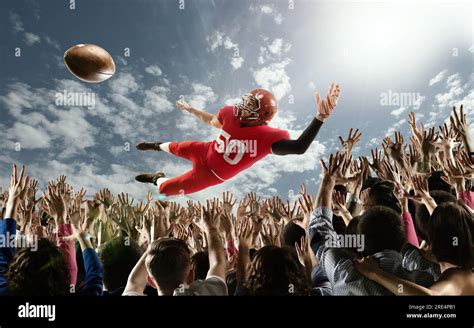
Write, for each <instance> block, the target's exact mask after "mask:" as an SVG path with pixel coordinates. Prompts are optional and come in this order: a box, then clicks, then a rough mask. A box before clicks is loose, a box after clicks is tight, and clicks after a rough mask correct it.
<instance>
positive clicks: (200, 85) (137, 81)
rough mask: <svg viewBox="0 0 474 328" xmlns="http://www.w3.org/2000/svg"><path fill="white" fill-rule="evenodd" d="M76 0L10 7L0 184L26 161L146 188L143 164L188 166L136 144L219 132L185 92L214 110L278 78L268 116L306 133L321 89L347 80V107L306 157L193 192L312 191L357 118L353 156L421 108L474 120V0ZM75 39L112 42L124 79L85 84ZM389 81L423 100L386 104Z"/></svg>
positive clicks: (81, 177)
mask: <svg viewBox="0 0 474 328" xmlns="http://www.w3.org/2000/svg"><path fill="white" fill-rule="evenodd" d="M183 3H184V8H182V5H183ZM75 5H76V8H75V9H74V10H71V9H70V8H69V3H68V1H59V0H57V1H38V0H36V1H32V0H30V1H21V0H14V1H13V0H7V1H2V2H1V3H0V7H1V11H0V15H1V22H2V28H1V29H0V40H2V41H1V43H0V67H1V74H0V112H1V120H0V137H1V138H2V143H1V145H0V147H1V152H0V176H1V178H0V185H3V186H6V185H7V181H8V177H9V172H10V165H11V163H12V162H22V163H26V164H27V165H28V168H29V172H30V173H31V175H33V176H34V177H36V178H39V180H40V183H41V184H42V186H44V185H45V183H46V181H47V180H49V179H52V178H55V177H57V176H58V175H60V174H67V175H68V177H69V179H70V180H71V182H72V183H73V184H74V185H75V186H76V187H79V186H86V187H87V189H88V191H89V193H90V194H92V193H93V192H95V191H96V190H97V189H99V188H102V187H109V188H111V189H112V190H113V191H114V192H119V191H128V192H130V193H131V194H133V195H134V196H136V197H141V196H143V195H144V194H145V193H146V191H147V186H144V185H140V184H138V183H135V182H134V181H133V177H134V175H135V174H136V173H138V172H141V171H154V170H156V169H160V170H164V171H165V172H166V173H168V174H169V175H171V176H173V175H177V174H179V173H183V172H185V171H186V170H187V169H189V164H188V163H187V162H186V161H184V160H181V159H175V158H173V157H171V156H169V155H167V154H162V153H159V154H158V153H140V152H137V151H135V150H134V145H135V144H136V143H137V142H139V141H142V140H160V141H166V140H183V139H187V140H189V139H196V140H211V139H212V138H214V137H215V136H216V135H217V133H218V131H216V130H212V128H210V127H207V126H203V125H201V124H200V123H199V122H198V121H197V120H195V119H194V118H193V117H191V116H189V115H186V114H183V113H181V112H180V111H179V110H177V109H176V108H175V107H174V102H175V101H176V99H178V97H180V96H184V98H185V100H187V101H189V102H191V103H192V104H194V105H195V106H200V107H202V108H203V109H205V110H208V111H210V112H213V113H216V112H217V111H218V109H219V108H220V107H222V106H223V105H224V104H226V103H227V104H230V103H232V102H233V100H234V99H236V98H238V97H240V96H241V95H242V94H243V93H245V92H247V91H249V90H251V89H253V88H256V87H264V88H268V89H270V90H272V91H273V92H274V93H275V94H276V95H277V97H278V99H279V108H280V112H279V115H278V117H277V118H276V119H275V122H273V125H275V126H277V127H281V128H286V129H288V130H289V131H290V134H291V135H292V136H293V137H297V136H298V135H299V133H300V132H301V131H302V129H303V128H304V127H305V126H306V125H307V124H308V123H309V122H310V120H311V117H312V116H313V115H314V111H315V108H314V100H313V92H314V91H315V90H319V91H321V92H322V93H325V92H326V89H327V85H328V83H330V82H332V81H337V82H339V83H340V85H341V89H342V96H341V100H340V102H339V105H338V108H337V110H336V112H335V113H334V115H333V116H332V117H331V118H330V120H329V121H328V122H327V123H325V124H324V126H323V128H322V130H321V132H320V134H319V135H318V137H317V141H316V142H314V143H313V145H312V146H311V147H310V149H309V151H308V153H307V154H305V155H303V156H300V157H297V156H285V157H276V156H275V157H268V158H266V159H265V160H264V161H262V162H260V163H258V164H257V165H255V166H254V167H252V168H251V169H250V170H248V171H246V172H245V173H243V174H241V175H239V176H238V177H236V178H235V179H233V180H231V181H229V182H226V183H224V184H222V185H220V186H217V187H215V188H211V189H208V190H206V191H205V192H201V193H199V194H196V195H194V196H192V198H195V199H203V198H206V197H210V196H213V195H216V194H219V193H221V192H222V191H224V190H231V191H233V192H235V193H236V194H237V195H239V196H240V195H242V194H243V193H244V192H248V191H258V192H259V193H262V194H266V195H269V194H275V193H277V194H280V195H281V196H282V197H283V198H287V197H288V196H290V197H291V190H295V191H296V190H298V188H299V184H300V183H301V182H307V183H309V184H310V190H312V191H314V190H315V189H316V186H315V183H316V182H317V181H318V179H319V173H320V169H319V164H318V161H319V158H321V157H324V156H327V155H328V154H329V153H330V152H331V151H334V150H335V149H336V148H337V147H339V144H338V141H337V136H338V135H340V134H342V135H343V136H345V135H346V134H347V130H348V129H349V128H350V127H354V128H360V129H361V130H362V134H363V137H362V141H361V143H360V145H359V146H360V147H358V148H357V149H356V150H355V154H356V155H363V154H366V155H367V154H370V148H372V147H374V146H375V145H379V144H380V142H381V138H383V137H384V136H385V135H387V134H389V133H392V132H393V131H394V130H395V129H400V130H401V131H402V132H403V133H404V134H405V135H407V136H408V125H407V124H406V118H407V116H408V113H409V112H410V111H412V110H415V112H416V115H417V117H418V118H419V119H421V121H422V122H424V123H425V124H427V125H433V124H435V125H439V124H441V123H442V122H443V121H444V120H445V119H446V118H447V117H448V115H449V110H450V107H451V106H452V105H453V104H459V103H461V102H462V103H464V105H465V107H466V108H467V110H468V115H469V117H470V122H471V123H472V122H474V114H473V110H472V108H473V107H472V100H473V98H474V91H473V84H474V78H473V73H472V67H473V53H474V46H473V43H474V42H473V35H474V33H473V20H472V17H473V5H472V2H470V1H447V2H441V1H376V2H370V1H362V2H353V1H330V2H329V1H298V0H296V1H294V2H292V1H283V0H281V1H225V0H215V1H204V0H197V1H191V0H185V1H184V2H180V1H178V0H169V1H137V0H135V1H124V0H114V1H112V0H93V1H92V0H76V3H75ZM79 43H93V44H97V45H100V46H102V47H103V48H105V49H107V50H108V51H109V52H110V53H111V55H112V56H113V57H114V60H115V63H116V65H117V71H116V74H115V75H114V76H113V77H112V78H111V79H109V80H107V81H105V82H103V83H100V84H87V83H84V82H81V81H79V80H77V79H75V78H74V77H73V76H72V75H71V74H70V73H69V72H68V70H67V69H66V67H65V66H64V64H63V60H62V56H63V53H64V52H65V51H66V50H67V49H68V48H69V47H71V46H73V45H75V44H79ZM17 48H19V49H20V50H21V56H19V57H16V56H15V50H17ZM125 49H129V50H130V56H126V54H125ZM64 90H66V91H67V92H91V93H94V95H95V99H96V106H95V107H94V108H92V109H88V108H85V107H80V106H76V107H67V106H57V105H56V104H55V101H54V99H55V95H56V94H57V93H58V92H59V93H61V92H63V91H64ZM389 92H391V93H395V94H399V95H400V94H404V95H407V94H408V95H417V96H416V99H415V100H414V101H411V102H408V103H405V104H398V103H396V102H392V103H390V104H388V105H387V104H381V98H382V97H383V95H386V94H388V93H389ZM412 100H413V99H412ZM472 127H473V128H474V126H472ZM18 145H20V146H21V149H19V151H17V150H18V149H15V147H16V146H18ZM127 145H130V151H128V147H127ZM289 190H290V192H289Z"/></svg>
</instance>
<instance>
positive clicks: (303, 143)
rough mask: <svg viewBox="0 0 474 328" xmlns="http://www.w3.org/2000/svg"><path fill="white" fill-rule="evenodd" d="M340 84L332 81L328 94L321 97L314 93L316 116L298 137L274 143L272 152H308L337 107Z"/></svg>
mask: <svg viewBox="0 0 474 328" xmlns="http://www.w3.org/2000/svg"><path fill="white" fill-rule="evenodd" d="M339 94H340V89H339V85H337V84H334V83H331V84H330V85H329V91H328V95H327V96H326V98H325V99H321V96H320V95H319V92H316V93H315V94H314V97H315V100H316V116H315V118H314V119H313V121H311V123H310V124H309V125H308V127H307V128H306V129H305V130H304V131H303V133H301V135H300V136H299V138H298V139H296V140H294V139H284V140H280V141H277V142H275V143H274V144H273V145H272V153H273V154H275V155H301V154H304V153H305V152H306V150H307V149H308V148H309V146H310V145H311V143H312V142H313V140H314V138H316V136H317V135H318V132H319V129H320V128H321V125H323V123H324V121H325V120H326V119H327V118H328V117H329V116H330V115H331V113H332V112H333V111H334V110H335V109H336V105H337V101H338V99H339Z"/></svg>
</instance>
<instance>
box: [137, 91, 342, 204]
mask: <svg viewBox="0 0 474 328" xmlns="http://www.w3.org/2000/svg"><path fill="white" fill-rule="evenodd" d="M339 94H340V89H339V86H338V85H335V84H334V83H332V84H331V85H330V86H329V91H328V95H327V96H326V98H325V99H321V96H320V95H319V93H318V92H316V93H315V100H316V115H315V117H314V119H313V120H312V121H311V123H310V124H309V125H308V127H307V128H306V129H305V130H304V131H303V133H301V135H300V136H299V138H298V139H291V138H290V135H289V133H288V131H285V130H281V129H277V128H273V127H271V126H269V123H270V121H271V120H272V118H273V117H274V116H275V114H276V113H277V111H278V108H277V102H276V99H275V97H274V96H273V94H272V93H271V92H270V91H267V90H264V89H256V90H252V91H250V92H249V93H248V94H245V95H244V96H243V97H242V102H241V103H239V104H236V105H234V106H225V107H223V108H221V109H220V111H219V113H218V114H217V115H214V114H211V113H207V112H205V111H202V110H200V109H197V108H194V107H193V106H191V105H189V104H187V103H186V102H184V101H183V100H182V99H181V100H179V101H177V102H176V106H177V107H178V108H179V109H181V110H183V111H187V112H189V113H191V114H193V115H195V116H196V117H197V118H198V119H200V120H201V121H203V122H204V123H206V124H209V125H211V126H213V127H215V128H217V129H220V134H219V136H218V137H217V139H216V140H214V141H208V142H203V141H181V142H175V141H173V142H142V143H139V144H138V145H137V149H139V150H155V151H165V152H167V153H170V154H173V155H175V156H178V157H182V158H185V159H187V160H189V161H191V163H192V165H193V167H192V169H191V170H190V171H188V172H186V173H184V174H182V175H180V176H178V177H174V178H166V177H165V174H164V173H163V172H156V173H145V174H140V175H138V176H136V177H135V179H136V180H137V181H139V182H145V183H153V184H155V185H156V186H158V190H159V192H160V193H161V194H164V195H166V196H172V195H178V194H191V193H194V192H197V191H200V190H203V189H206V188H208V187H210V186H214V185H217V184H220V183H222V182H224V181H226V180H229V179H231V178H232V177H234V176H235V175H237V174H238V173H240V172H242V171H243V170H245V169H247V168H249V167H251V166H252V165H253V164H255V163H256V162H258V161H259V160H261V159H262V158H264V157H265V156H267V155H269V154H274V155H280V156H282V155H290V154H298V155H299V154H304V153H305V152H306V150H307V149H308V147H309V146H310V145H311V143H312V142H313V140H314V138H315V137H316V135H317V134H318V131H319V129H320V128H321V126H322V124H323V123H324V121H325V120H326V119H327V118H328V117H329V116H330V115H331V113H332V112H333V111H334V109H335V108H336V105H337V101H338V99H339Z"/></svg>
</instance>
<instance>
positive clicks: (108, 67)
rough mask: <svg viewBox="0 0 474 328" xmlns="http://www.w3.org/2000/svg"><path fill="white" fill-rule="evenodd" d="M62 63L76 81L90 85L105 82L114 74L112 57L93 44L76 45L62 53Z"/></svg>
mask: <svg viewBox="0 0 474 328" xmlns="http://www.w3.org/2000/svg"><path fill="white" fill-rule="evenodd" d="M64 62H65V63H66V66H67V68H68V69H69V71H70V72H71V73H72V74H73V75H74V76H76V77H77V78H78V79H80V80H82V81H86V82H90V83H98V82H102V81H105V80H107V79H108V78H110V77H111V76H112V75H114V73H115V63H114V60H113V58H112V56H111V55H110V54H109V53H108V52H107V51H106V50H104V49H102V48H101V47H99V46H96V45H94V44H78V45H76V46H74V47H71V48H69V49H68V50H67V51H66V52H65V53H64Z"/></svg>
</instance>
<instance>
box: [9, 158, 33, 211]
mask: <svg viewBox="0 0 474 328" xmlns="http://www.w3.org/2000/svg"><path fill="white" fill-rule="evenodd" d="M29 181H30V178H29V177H28V176H26V175H25V166H24V165H22V167H21V171H20V176H19V177H18V169H17V167H16V164H14V165H13V172H12V176H11V179H10V189H9V190H8V199H7V204H6V209H5V218H10V219H14V218H16V217H17V214H18V213H17V210H18V205H19V204H20V202H21V201H22V200H23V199H24V198H25V196H26V191H27V189H28V188H27V187H28V182H29Z"/></svg>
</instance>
